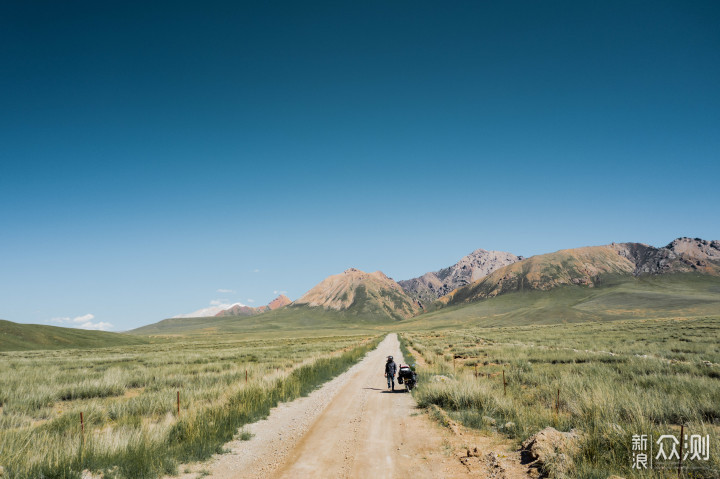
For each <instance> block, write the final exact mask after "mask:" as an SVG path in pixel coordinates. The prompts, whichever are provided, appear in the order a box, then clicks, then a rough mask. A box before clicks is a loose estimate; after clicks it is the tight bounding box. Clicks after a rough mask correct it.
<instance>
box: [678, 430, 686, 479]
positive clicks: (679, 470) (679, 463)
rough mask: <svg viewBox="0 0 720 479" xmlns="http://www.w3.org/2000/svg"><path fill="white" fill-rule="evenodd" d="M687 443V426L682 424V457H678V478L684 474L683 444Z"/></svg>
mask: <svg viewBox="0 0 720 479" xmlns="http://www.w3.org/2000/svg"><path fill="white" fill-rule="evenodd" d="M684 442H685V424H680V457H678V477H680V475H681V474H682V460H683V443H684Z"/></svg>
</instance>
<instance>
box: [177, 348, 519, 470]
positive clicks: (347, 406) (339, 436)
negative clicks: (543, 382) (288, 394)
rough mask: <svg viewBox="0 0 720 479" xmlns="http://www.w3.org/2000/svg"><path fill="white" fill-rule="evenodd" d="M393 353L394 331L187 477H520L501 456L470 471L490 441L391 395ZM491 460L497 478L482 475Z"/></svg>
mask: <svg viewBox="0 0 720 479" xmlns="http://www.w3.org/2000/svg"><path fill="white" fill-rule="evenodd" d="M388 355H392V356H394V357H395V360H396V362H397V363H400V362H404V360H403V359H402V354H401V353H400V347H399V343H398V339H397V335H395V334H391V335H388V336H387V337H386V338H385V339H384V340H383V341H382V342H381V343H380V345H379V347H378V348H377V349H375V350H374V351H371V352H370V353H368V354H367V356H366V357H365V358H364V359H363V360H362V361H360V362H359V363H358V364H356V365H354V366H353V367H352V368H351V369H350V370H349V371H347V372H346V373H344V374H343V375H341V376H339V377H337V378H335V379H334V380H332V381H330V382H329V383H327V384H325V385H324V386H323V387H322V388H320V389H318V390H317V391H315V392H313V393H312V394H311V395H310V396H308V397H306V398H301V399H298V400H296V401H293V402H292V403H288V404H283V405H280V406H279V407H278V408H275V409H273V411H272V412H271V414H270V416H269V417H268V418H267V419H266V420H263V421H259V422H257V423H255V424H252V425H250V426H249V427H248V429H249V430H250V432H252V433H253V434H254V437H253V438H252V439H250V440H249V441H234V442H232V443H229V444H228V445H227V446H226V448H227V449H228V450H229V453H228V454H222V455H218V456H215V457H214V458H213V460H211V461H210V462H208V463H206V464H202V465H199V466H194V467H191V468H189V469H188V472H190V471H193V472H194V474H187V475H186V476H185V477H196V473H198V472H201V473H202V474H203V475H209V477H215V478H259V477H263V478H265V477H276V478H304V477H313V478H317V477H327V478H367V477H370V478H373V479H380V478H395V477H404V476H412V477H416V478H445V477H518V476H516V475H515V474H506V471H505V470H500V469H502V468H500V469H498V467H499V466H497V465H495V464H497V462H498V458H499V457H506V456H503V455H500V456H498V455H497V454H495V458H494V459H493V458H492V457H489V456H491V455H492V454H493V453H490V454H488V458H483V457H482V455H480V457H475V458H471V459H474V460H475V462H476V463H477V464H476V467H471V466H472V465H469V464H468V461H467V460H463V458H462V457H460V456H463V455H464V453H465V451H466V447H470V448H472V446H473V444H476V443H477V442H478V441H481V442H483V441H484V442H485V443H486V446H489V439H488V438H481V437H478V436H473V435H466V436H464V437H463V436H460V437H458V436H457V435H455V434H453V433H452V432H450V431H448V430H447V429H445V428H442V427H440V426H439V425H437V424H435V423H433V422H432V421H430V420H429V419H428V418H427V416H425V415H424V414H420V413H419V412H418V411H417V410H416V407H415V401H414V400H413V398H412V396H411V395H410V394H408V393H406V392H405V391H404V388H402V389H401V388H400V386H398V385H396V390H395V392H392V391H388V390H387V381H386V379H385V377H384V375H383V370H384V365H385V358H386V356H388ZM502 449H503V451H504V450H505V449H504V446H502ZM459 450H461V451H462V452H458V451H459ZM488 450H490V449H488ZM501 461H502V460H501ZM488 462H490V463H492V464H490V466H491V467H492V468H494V469H495V471H494V472H493V471H490V472H492V474H486V471H484V470H485V469H487V467H486V466H487V463H488ZM182 470H183V469H182V468H181V471H182ZM508 472H510V471H508ZM523 477H526V476H524V475H523Z"/></svg>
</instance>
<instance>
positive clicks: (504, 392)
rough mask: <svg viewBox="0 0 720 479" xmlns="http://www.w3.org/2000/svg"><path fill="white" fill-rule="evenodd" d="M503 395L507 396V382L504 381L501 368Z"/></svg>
mask: <svg viewBox="0 0 720 479" xmlns="http://www.w3.org/2000/svg"><path fill="white" fill-rule="evenodd" d="M503 395H505V396H507V383H506V382H505V370H504V369H503Z"/></svg>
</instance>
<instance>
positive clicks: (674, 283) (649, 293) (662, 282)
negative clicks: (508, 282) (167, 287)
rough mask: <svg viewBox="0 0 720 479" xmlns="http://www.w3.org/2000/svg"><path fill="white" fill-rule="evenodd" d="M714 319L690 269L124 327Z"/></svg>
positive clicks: (705, 284)
mask: <svg viewBox="0 0 720 479" xmlns="http://www.w3.org/2000/svg"><path fill="white" fill-rule="evenodd" d="M704 316H720V278H718V277H716V276H708V275H701V274H693V273H683V274H670V275H658V276H642V277H639V278H634V277H620V276H617V277H609V276H608V277H605V279H604V281H603V282H602V284H598V285H597V286H595V287H588V286H579V285H572V286H569V285H564V286H558V287H556V288H553V289H551V290H548V291H535V290H533V291H523V292H514V293H506V294H503V295H500V296H496V297H493V298H489V299H485V300H480V301H476V302H473V303H469V304H468V303H463V304H460V305H456V306H450V307H446V308H443V309H440V310H438V311H434V312H430V313H425V314H422V315H420V316H417V317H415V318H411V319H405V320H402V321H388V319H387V317H386V316H385V315H379V314H376V315H373V314H370V313H368V312H365V313H360V312H359V311H357V310H350V311H335V310H325V309H323V308H310V307H305V306H290V307H286V308H283V309H280V310H276V311H270V312H267V313H263V314H259V315H256V316H249V317H225V318H222V317H221V318H218V317H208V318H172V319H166V320H164V321H160V322H158V323H155V324H151V325H148V326H143V327H141V328H138V329H135V330H133V331H130V332H129V333H130V334H135V335H147V336H153V335H160V336H182V335H190V334H192V335H196V334H204V335H215V334H243V335H252V336H253V337H262V336H267V337H270V336H273V337H275V336H277V337H292V336H297V335H300V334H302V335H303V336H317V335H331V334H332V335H337V334H360V333H368V332H375V331H405V330H408V328H413V329H435V328H452V327H459V326H466V325H477V326H515V325H532V324H557V323H577V322H583V321H608V320H619V319H633V318H642V319H645V318H670V317H672V318H675V317H678V318H690V317H704Z"/></svg>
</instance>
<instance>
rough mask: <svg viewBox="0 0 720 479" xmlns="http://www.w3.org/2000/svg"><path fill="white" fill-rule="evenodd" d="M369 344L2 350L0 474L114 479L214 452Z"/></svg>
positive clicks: (359, 340)
mask: <svg viewBox="0 0 720 479" xmlns="http://www.w3.org/2000/svg"><path fill="white" fill-rule="evenodd" d="M376 343H377V341H373V340H371V338H369V337H368V336H362V337H360V336H355V337H324V338H305V339H296V340H288V339H276V340H237V339H224V340H223V339H220V338H218V337H215V338H212V339H206V340H200V341H197V340H196V341H189V340H184V341H169V342H165V343H162V344H155V345H151V346H150V345H140V346H129V347H121V348H109V349H96V350H76V351H32V352H21V353H18V352H14V353H11V354H10V353H4V354H0V406H2V408H1V409H0V411H1V412H0V430H1V431H2V434H0V465H2V466H3V467H4V474H5V475H4V476H3V477H8V478H12V479H19V478H37V477H45V478H79V477H80V476H81V472H82V471H83V470H85V469H88V470H90V471H96V472H103V473H105V475H106V477H117V478H140V477H157V476H158V475H162V474H170V473H174V472H176V469H177V466H178V464H180V463H183V462H188V461H195V460H200V459H205V458H207V457H209V456H210V455H211V454H213V453H218V452H222V445H223V444H224V443H226V442H227V441H229V440H231V439H232V438H233V436H234V435H236V434H238V429H239V428H241V427H242V426H243V425H244V424H247V423H250V422H253V421H256V420H257V419H260V418H262V417H263V416H265V415H266V414H267V413H268V412H269V410H270V408H271V407H273V406H274V405H276V404H277V403H278V402H279V401H289V400H292V399H294V398H296V397H298V396H301V395H305V394H307V393H308V392H310V391H311V390H312V389H314V388H315V387H316V386H318V385H319V384H321V383H322V382H324V381H326V380H328V379H330V378H332V377H334V376H335V375H337V374H339V373H341V372H342V371H344V370H345V369H347V368H348V367H349V366H350V365H351V364H353V363H354V362H356V361H357V360H358V359H360V358H361V357H362V356H363V355H364V354H365V352H367V351H368V350H370V349H372V348H374V347H375V345H376ZM246 372H247V378H248V379H247V382H246V380H245V375H246ZM178 391H180V415H179V417H178V416H177V392H178ZM81 412H82V413H83V419H84V427H85V433H84V435H83V434H81V425H80V413H81ZM239 435H240V436H239V437H240V438H241V439H249V434H248V433H247V432H245V431H242V430H241V431H240V432H239Z"/></svg>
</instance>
